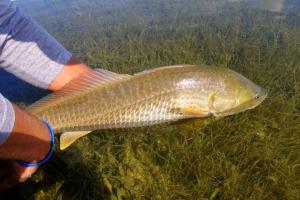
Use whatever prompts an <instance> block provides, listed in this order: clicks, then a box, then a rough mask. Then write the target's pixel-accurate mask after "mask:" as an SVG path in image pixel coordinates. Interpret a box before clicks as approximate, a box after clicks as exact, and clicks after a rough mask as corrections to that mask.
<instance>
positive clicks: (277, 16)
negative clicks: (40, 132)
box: [0, 0, 300, 200]
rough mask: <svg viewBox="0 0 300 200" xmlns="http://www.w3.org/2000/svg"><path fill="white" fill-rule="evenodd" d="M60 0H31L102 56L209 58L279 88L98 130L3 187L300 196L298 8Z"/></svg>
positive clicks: (78, 49) (101, 59) (51, 194)
mask: <svg viewBox="0 0 300 200" xmlns="http://www.w3.org/2000/svg"><path fill="white" fill-rule="evenodd" d="M53 2H56V3H53ZM53 2H52V3H53V4H51V5H50V3H49V4H47V2H39V3H35V7H31V6H26V5H22V4H21V6H24V9H25V10H26V11H27V12H29V13H31V14H32V15H33V17H34V18H35V19H37V21H38V22H39V23H40V24H42V25H43V26H44V27H45V28H46V29H47V30H48V31H49V32H50V33H51V34H53V35H54V36H55V37H56V38H57V39H58V40H59V41H61V42H62V43H63V44H64V45H65V46H66V47H67V48H68V49H69V50H70V51H72V52H73V53H74V55H75V56H76V57H78V58H79V59H80V60H82V61H83V62H85V63H87V64H89V65H90V66H92V67H102V68H106V69H110V70H112V71H115V72H119V73H134V72H138V71H142V70H144V69H146V68H150V67H155V66H163V65H173V64H183V63H186V64H202V63H205V64H211V65H217V66H223V67H229V68H231V69H233V70H235V71H237V72H240V73H242V74H243V75H244V76H246V77H248V78H249V79H251V80H253V81H254V82H256V83H257V84H259V85H261V86H263V87H265V88H266V89H267V90H268V91H269V95H268V98H267V99H266V100H265V101H264V102H263V103H262V104H261V105H260V106H259V107H257V108H255V109H254V110H251V111H247V112H244V113H241V114H237V115H234V116H230V117H226V118H224V119H221V120H218V121H213V122H211V123H209V124H207V125H205V126H204V125H203V126H197V124H198V123H197V122H195V123H193V122H186V123H182V124H176V125H169V126H161V127H158V128H157V127H156V128H149V129H143V130H128V131H126V130H121V131H116V130H113V131H97V132H95V133H94V134H90V135H89V136H88V137H85V138H82V139H81V140H80V141H79V142H77V143H76V144H75V145H73V146H71V147H70V148H69V149H67V150H66V151H63V152H62V151H59V150H57V151H56V153H55V155H54V157H53V158H52V159H51V161H50V162H49V163H47V164H45V166H43V167H42V168H41V170H40V171H39V172H38V173H37V174H36V175H34V177H33V178H32V179H31V180H30V181H28V182H26V183H24V184H22V185H20V186H18V187H16V188H14V189H12V190H10V191H7V192H5V193H3V194H0V199H42V200H44V199H112V200H120V199H162V200H168V199H268V200H269V199H279V200H283V199H295V200H296V199H300V112H299V111H300V23H299V22H300V15H299V11H294V10H284V11H283V12H282V13H273V12H269V11H265V10H260V9H256V8H248V7H247V8H246V7H243V4H242V3H238V2H231V3H226V4H224V5H223V4H222V6H216V5H215V4H213V5H214V6H210V7H209V9H204V8H203V5H206V4H203V2H204V1H196V0H189V1H185V2H183V1H158V0H155V1H151V2H149V1H146V0H143V1H135V0H134V1H129V0H126V1H123V3H118V4H117V3H116V4H113V3H111V4H110V3H109V1H95V0H89V1H81V0H76V1H72V3H71V2H69V1H61V0H56V1H53ZM68 2H69V3H68ZM112 2H114V1H112ZM120 2H121V1H120ZM124 2H125V3H124ZM206 2H207V1H206ZM218 5H219V4H218ZM220 5H221V4H220ZM46 8H48V10H47V9H46ZM42 9H44V10H45V12H38V11H40V10H42ZM68 9H70V10H72V11H73V12H66V11H67V10H68ZM207 10H209V12H204V11H207ZM53 13H55V14H53ZM203 13H205V14H203ZM200 124H201V123H200Z"/></svg>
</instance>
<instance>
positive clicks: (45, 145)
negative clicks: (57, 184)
mask: <svg viewBox="0 0 300 200" xmlns="http://www.w3.org/2000/svg"><path fill="white" fill-rule="evenodd" d="M14 111H15V116H16V119H15V124H14V128H13V131H12V133H11V134H10V136H9V138H8V139H7V141H6V142H5V143H4V144H2V145H1V146H0V191H3V190H6V189H9V188H11V187H13V186H15V185H16V184H18V183H22V182H24V181H26V180H27V179H28V178H30V177H31V175H32V174H33V173H34V172H36V171H37V169H38V167H24V166H21V165H20V164H18V163H17V162H16V160H22V161H26V162H38V161H41V160H43V159H44V158H45V156H46V155H47V154H48V153H49V150H50V143H51V142H50V141H51V136H50V133H49V129H48V127H47V126H46V125H45V124H44V123H43V122H41V121H40V120H39V119H37V118H36V117H34V116H32V115H30V114H28V113H26V112H24V111H22V110H21V109H20V108H18V107H17V106H15V105H14Z"/></svg>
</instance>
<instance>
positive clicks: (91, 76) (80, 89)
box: [26, 69, 131, 114]
mask: <svg viewBox="0 0 300 200" xmlns="http://www.w3.org/2000/svg"><path fill="white" fill-rule="evenodd" d="M130 77H131V75H127V74H117V73H114V72H111V71H108V70H104V69H95V70H90V71H88V72H85V73H83V74H81V75H79V77H78V78H75V79H74V80H72V81H70V82H69V83H67V84H66V85H65V86H64V87H63V88H62V89H60V90H58V91H56V92H54V93H52V94H50V95H48V96H46V97H44V98H42V99H41V100H39V101H37V102H35V103H34V104H32V105H31V106H29V107H27V109H26V110H27V111H28V112H30V113H32V114H36V113H38V112H39V111H40V110H43V109H45V108H47V107H49V106H51V105H55V104H57V103H59V102H61V101H64V100H65V99H66V98H69V97H73V96H76V95H78V94H82V93H85V92H89V91H90V90H93V89H95V88H97V87H101V86H104V85H107V84H110V83H114V82H116V81H119V80H124V79H128V78H130Z"/></svg>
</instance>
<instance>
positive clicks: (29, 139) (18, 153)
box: [0, 0, 89, 190]
mask: <svg viewBox="0 0 300 200" xmlns="http://www.w3.org/2000/svg"><path fill="white" fill-rule="evenodd" d="M0 50H1V51H0V67H1V68H3V69H4V70H6V71H8V72H10V73H12V74H14V75H16V76H17V77H19V78H20V79H23V80H25V81H27V82H29V83H31V84H32V85H35V86H37V87H41V88H44V89H49V90H52V91H56V90H59V89H60V88H62V87H63V86H64V85H65V84H66V83H68V82H69V81H70V80H72V79H75V78H76V77H77V76H79V75H80V74H81V73H83V72H85V71H87V70H89V68H88V67H87V66H86V65H84V64H81V63H79V62H78V61H76V60H75V59H73V58H72V55H71V54H70V53H69V52H68V51H67V50H66V49H65V48H64V47H63V46H62V45H60V44H59V43H58V42H57V41H56V40H55V39H54V38H53V37H52V36H50V35H49V34H48V33H47V32H46V31H44V30H43V29H42V28H41V27H40V26H38V25H37V24H36V23H35V22H34V21H33V20H32V19H31V18H30V17H28V16H27V15H25V14H24V13H23V12H22V11H20V10H19V9H18V8H17V7H16V6H15V5H14V4H13V3H12V2H10V1H8V0H3V1H1V2H0ZM0 92H1V91H0ZM0 96H1V95H0ZM0 99H2V100H3V102H4V103H3V104H2V105H1V104H0V190H4V189H7V188H9V187H12V186H13V185H15V184H17V183H18V182H23V181H25V180H27V179H28V177H29V176H30V175H31V174H32V173H34V172H35V171H36V170H37V167H23V166H21V165H18V164H17V163H16V162H15V160H23V161H27V162H33V161H39V160H41V159H43V158H44V157H45V155H46V154H47V153H48V151H49V137H50V136H49V130H48V129H47V128H46V126H45V124H43V123H42V122H40V120H39V119H37V118H36V117H34V116H32V115H30V114H28V113H26V112H25V111H23V110H21V109H20V108H18V107H17V106H16V105H13V104H11V103H10V102H9V101H8V100H7V99H5V98H4V97H3V96H1V97H0ZM1 111H2V112H1ZM4 111H5V112H4Z"/></svg>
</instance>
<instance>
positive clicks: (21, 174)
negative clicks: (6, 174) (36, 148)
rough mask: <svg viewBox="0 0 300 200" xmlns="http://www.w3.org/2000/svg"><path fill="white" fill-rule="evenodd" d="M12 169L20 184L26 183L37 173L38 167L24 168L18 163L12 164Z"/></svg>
mask: <svg viewBox="0 0 300 200" xmlns="http://www.w3.org/2000/svg"><path fill="white" fill-rule="evenodd" d="M11 166H12V169H14V172H15V173H14V174H15V178H16V179H17V180H18V181H19V182H21V183H22V182H25V181H26V180H28V179H29V178H31V176H32V175H33V174H34V173H35V172H36V171H37V169H38V167H24V166H21V165H20V164H18V163H17V162H12V163H11Z"/></svg>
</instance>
